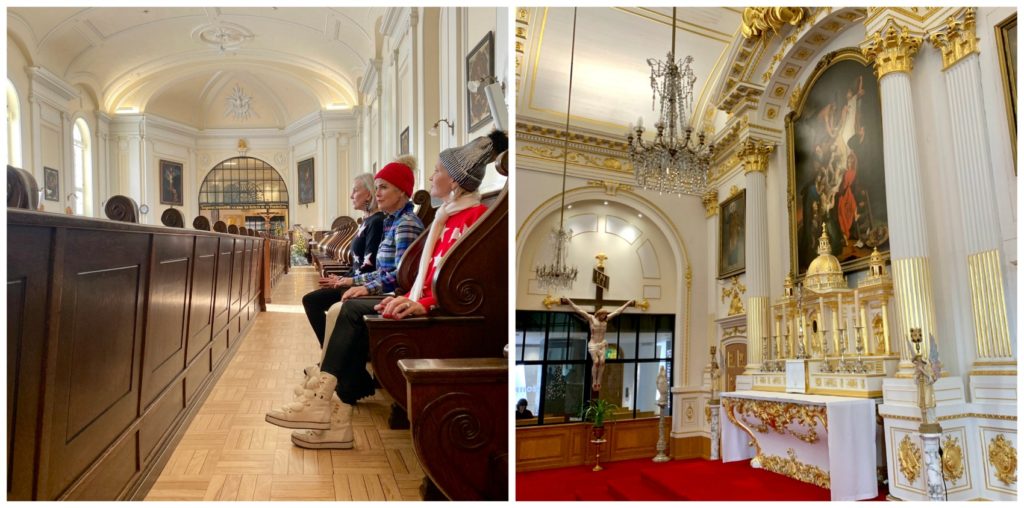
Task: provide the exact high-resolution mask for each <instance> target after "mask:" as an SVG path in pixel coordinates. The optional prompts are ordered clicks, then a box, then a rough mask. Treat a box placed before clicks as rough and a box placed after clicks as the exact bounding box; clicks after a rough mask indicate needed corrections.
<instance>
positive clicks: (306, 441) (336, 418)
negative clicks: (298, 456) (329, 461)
mask: <svg viewBox="0 0 1024 508" xmlns="http://www.w3.org/2000/svg"><path fill="white" fill-rule="evenodd" d="M332 406H333V411H331V428H330V429H328V430H296V431H295V432H292V443H293V444H295V446H298V447H299V448H310V449H318V450H325V449H326V450H348V449H351V448H352V447H353V446H354V445H355V440H354V439H353V437H352V409H353V407H352V406H350V405H348V404H345V403H343V402H340V401H337V402H334V404H332Z"/></svg>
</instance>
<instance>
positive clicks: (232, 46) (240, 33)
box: [192, 22, 255, 54]
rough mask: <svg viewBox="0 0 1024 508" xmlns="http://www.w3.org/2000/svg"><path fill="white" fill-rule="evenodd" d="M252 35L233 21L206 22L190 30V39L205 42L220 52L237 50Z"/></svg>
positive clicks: (252, 36) (251, 37)
mask: <svg viewBox="0 0 1024 508" xmlns="http://www.w3.org/2000/svg"><path fill="white" fill-rule="evenodd" d="M254 37H255V36H254V35H253V33H252V31H250V30H249V29H248V28H245V27H244V26H242V25H238V24H235V23H223V22H220V23H208V24H205V25H200V26H198V27H196V28H195V29H194V30H192V40H194V41H196V42H199V43H202V44H206V45H207V46H210V47H212V48H213V49H216V50H217V51H219V52H220V53H221V54H224V52H226V51H234V50H237V49H238V48H240V47H242V44H244V43H245V42H246V41H250V40H252V39H253V38H254Z"/></svg>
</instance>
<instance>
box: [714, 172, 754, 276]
mask: <svg viewBox="0 0 1024 508" xmlns="http://www.w3.org/2000/svg"><path fill="white" fill-rule="evenodd" d="M746 214H747V191H746V190H741V191H739V192H737V193H736V194H735V195H734V196H732V197H730V198H729V199H726V200H725V201H723V202H722V204H721V205H719V221H718V278H719V279H724V278H726V277H732V276H733V275H739V274H741V273H743V271H744V270H746V268H747V255H746V245H745V244H746V239H745V235H746V233H747V227H746V220H747V217H746Z"/></svg>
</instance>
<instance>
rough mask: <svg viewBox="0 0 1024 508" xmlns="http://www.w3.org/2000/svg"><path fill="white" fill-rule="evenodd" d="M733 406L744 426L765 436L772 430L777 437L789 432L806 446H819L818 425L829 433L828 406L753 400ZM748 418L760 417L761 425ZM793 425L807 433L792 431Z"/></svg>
mask: <svg viewBox="0 0 1024 508" xmlns="http://www.w3.org/2000/svg"><path fill="white" fill-rule="evenodd" d="M733 405H734V406H735V408H736V412H737V413H739V414H740V415H741V417H742V419H743V420H744V423H746V424H747V425H748V426H750V427H751V428H753V429H755V430H757V431H758V432H760V433H762V434H766V433H768V431H769V429H771V430H774V431H775V432H776V433H778V434H787V433H788V434H790V435H792V436H793V437H796V438H797V439H799V440H801V441H803V442H805V443H817V442H818V441H819V440H820V439H821V438H820V436H818V432H817V426H818V422H821V426H822V427H823V428H824V429H826V430H828V413H827V412H826V411H825V406H805V405H801V404H794V403H791V402H775V401H768V400H750V399H738V400H735V401H733ZM746 416H751V417H754V418H757V419H758V420H759V421H760V423H754V422H751V421H750V420H748V419H747V418H746ZM790 424H797V425H802V426H804V427H807V432H800V431H797V430H793V429H791V428H789V426H790Z"/></svg>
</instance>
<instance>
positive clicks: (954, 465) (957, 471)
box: [942, 435, 964, 482]
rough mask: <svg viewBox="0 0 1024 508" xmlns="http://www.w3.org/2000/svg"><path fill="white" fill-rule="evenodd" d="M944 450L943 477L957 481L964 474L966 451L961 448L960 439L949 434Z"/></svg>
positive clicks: (944, 443) (943, 444) (943, 445)
mask: <svg viewBox="0 0 1024 508" xmlns="http://www.w3.org/2000/svg"><path fill="white" fill-rule="evenodd" d="M942 450H943V453H942V477H943V478H945V479H947V480H949V481H954V482H955V481H957V480H959V479H960V478H962V477H963V476H964V451H963V449H962V448H960V439H958V438H956V437H953V436H950V435H947V436H946V440H945V441H944V442H943V443H942Z"/></svg>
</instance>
